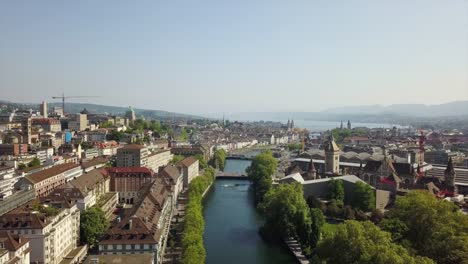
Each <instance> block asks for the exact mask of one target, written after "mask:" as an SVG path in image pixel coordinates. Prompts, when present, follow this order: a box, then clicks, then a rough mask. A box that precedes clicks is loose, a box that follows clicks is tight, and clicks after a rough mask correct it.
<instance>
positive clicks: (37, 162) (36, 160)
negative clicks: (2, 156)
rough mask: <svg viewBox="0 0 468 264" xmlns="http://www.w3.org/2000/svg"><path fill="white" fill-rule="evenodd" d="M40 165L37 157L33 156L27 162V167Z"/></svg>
mask: <svg viewBox="0 0 468 264" xmlns="http://www.w3.org/2000/svg"><path fill="white" fill-rule="evenodd" d="M36 166H41V161H40V160H39V159H38V158H34V159H32V160H31V162H29V163H28V167H36Z"/></svg>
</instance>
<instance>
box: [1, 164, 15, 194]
mask: <svg viewBox="0 0 468 264" xmlns="http://www.w3.org/2000/svg"><path fill="white" fill-rule="evenodd" d="M17 180H18V177H15V167H13V166H11V167H8V166H0V201H3V200H4V199H6V198H8V197H9V196H11V195H12V194H13V186H14V184H15V183H16V181H17Z"/></svg>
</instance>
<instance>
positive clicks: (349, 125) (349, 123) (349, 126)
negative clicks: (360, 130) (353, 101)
mask: <svg viewBox="0 0 468 264" xmlns="http://www.w3.org/2000/svg"><path fill="white" fill-rule="evenodd" d="M348 129H351V121H349V120H348Z"/></svg>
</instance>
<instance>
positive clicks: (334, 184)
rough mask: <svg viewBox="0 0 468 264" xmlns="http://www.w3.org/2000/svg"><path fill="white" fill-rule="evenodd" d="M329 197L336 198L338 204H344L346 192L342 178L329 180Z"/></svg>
mask: <svg viewBox="0 0 468 264" xmlns="http://www.w3.org/2000/svg"><path fill="white" fill-rule="evenodd" d="M327 198H328V199H330V200H335V201H336V203H337V204H338V205H343V203H344V198H345V192H344V187H343V181H342V180H336V179H333V178H332V179H331V180H330V181H329V182H328V190H327Z"/></svg>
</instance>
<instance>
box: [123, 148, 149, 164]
mask: <svg viewBox="0 0 468 264" xmlns="http://www.w3.org/2000/svg"><path fill="white" fill-rule="evenodd" d="M147 164H148V149H147V148H146V147H145V146H142V145H136V144H129V145H125V146H124V147H122V148H120V149H118V150H117V162H116V166H117V167H145V166H147Z"/></svg>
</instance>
